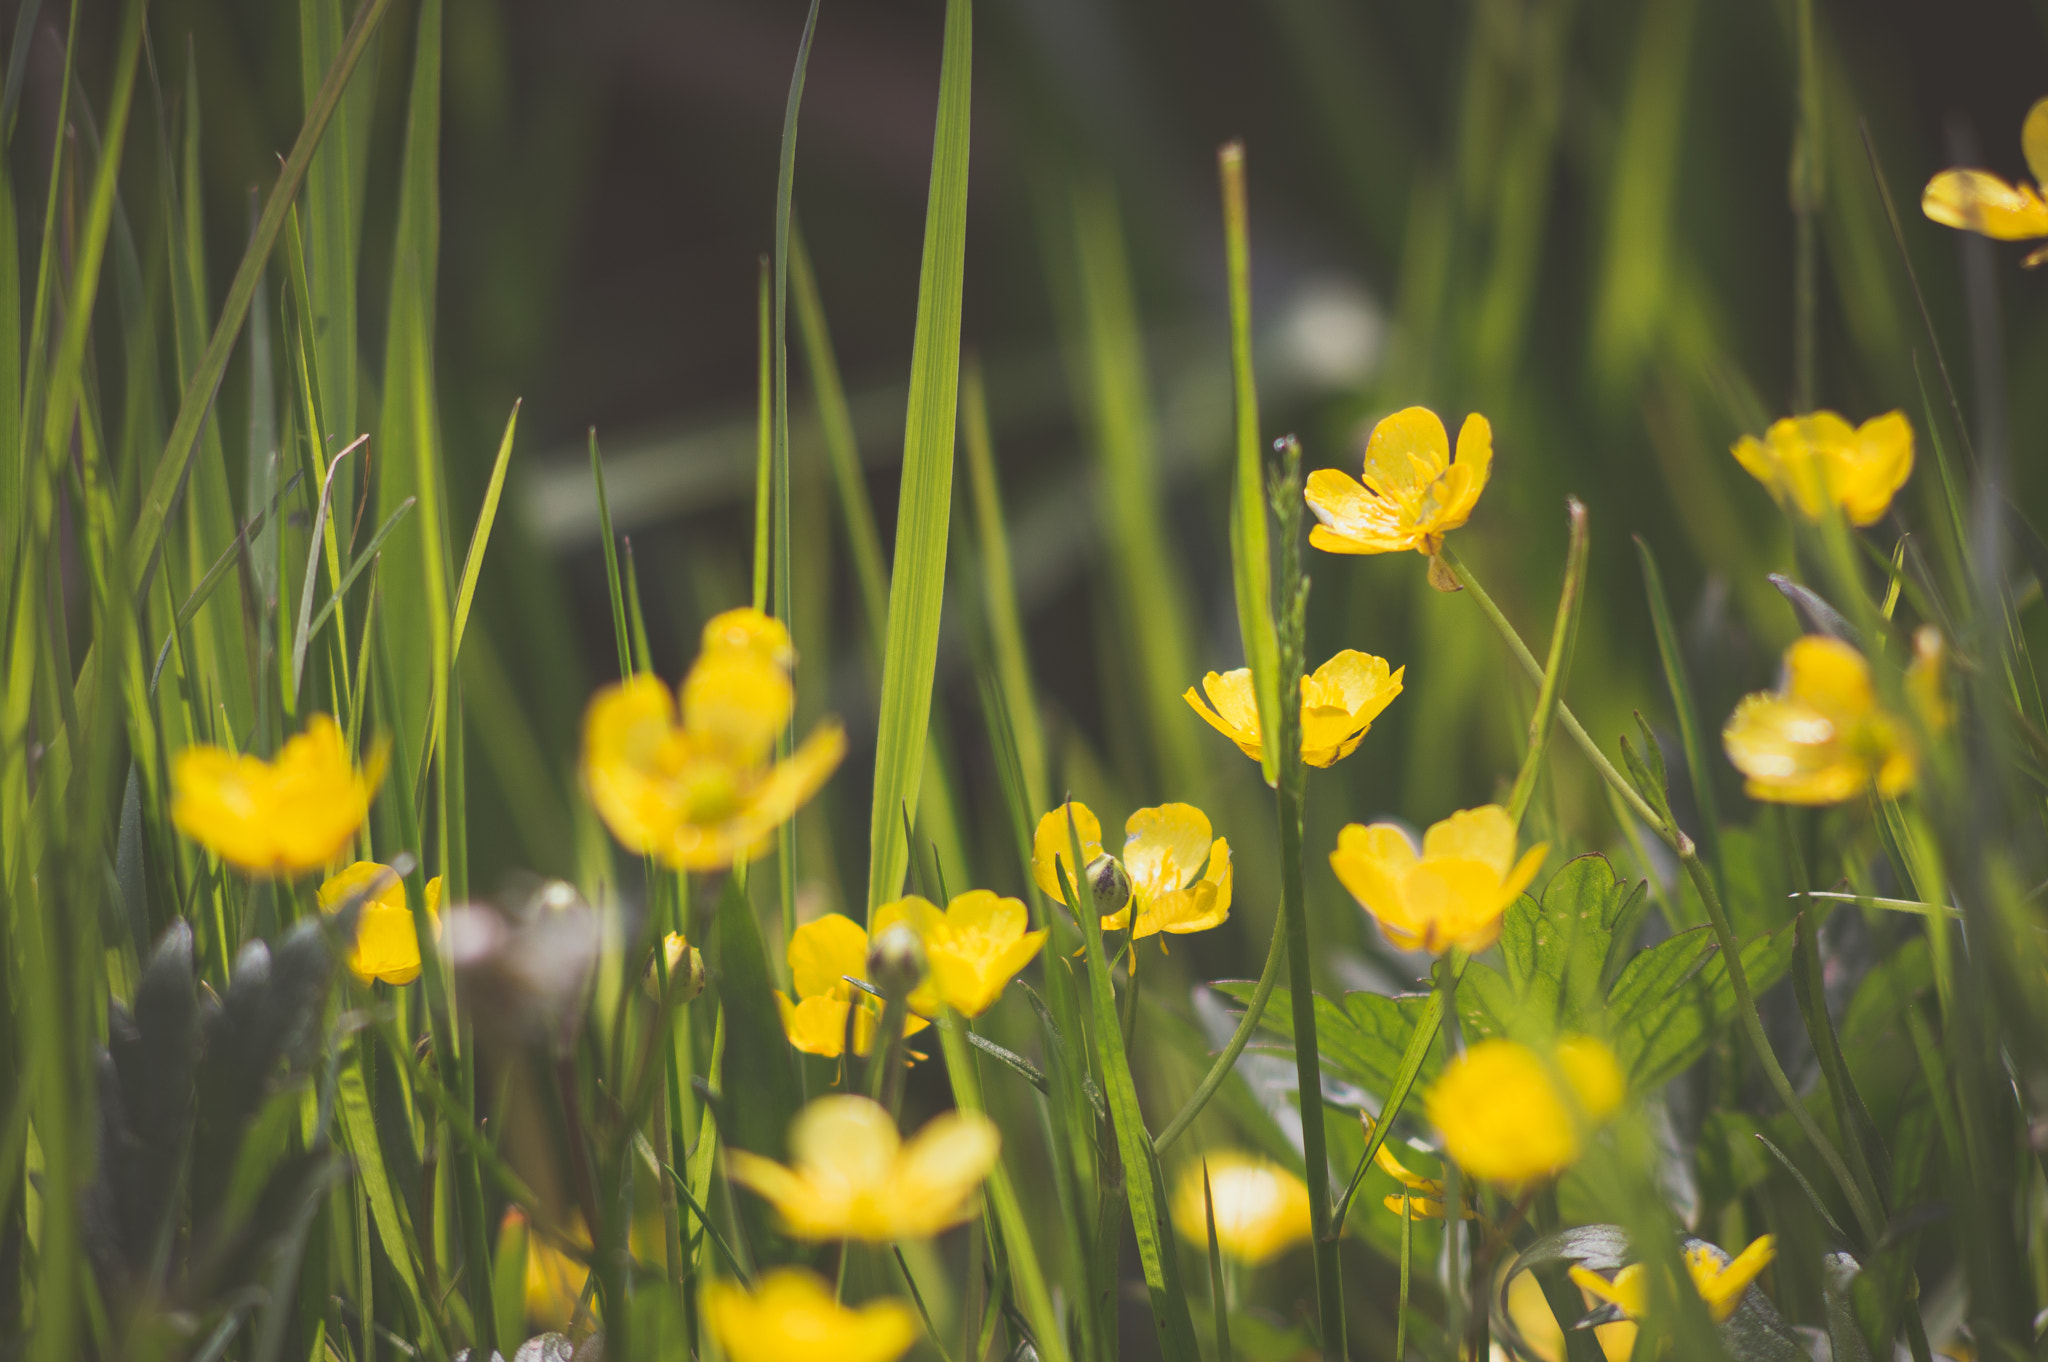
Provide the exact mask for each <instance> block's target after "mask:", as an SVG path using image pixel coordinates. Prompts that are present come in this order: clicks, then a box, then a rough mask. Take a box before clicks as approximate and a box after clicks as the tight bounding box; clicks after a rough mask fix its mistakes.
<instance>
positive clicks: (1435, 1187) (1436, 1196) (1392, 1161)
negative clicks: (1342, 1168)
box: [1358, 1111, 1479, 1220]
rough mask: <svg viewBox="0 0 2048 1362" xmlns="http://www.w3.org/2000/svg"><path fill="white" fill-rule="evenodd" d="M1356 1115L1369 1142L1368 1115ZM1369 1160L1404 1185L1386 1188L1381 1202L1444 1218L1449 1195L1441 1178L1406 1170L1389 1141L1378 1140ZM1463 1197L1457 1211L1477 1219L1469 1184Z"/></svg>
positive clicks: (1400, 1211)
mask: <svg viewBox="0 0 2048 1362" xmlns="http://www.w3.org/2000/svg"><path fill="white" fill-rule="evenodd" d="M1358 1119H1359V1120H1360V1121H1361V1122H1363V1123H1364V1125H1365V1139H1366V1143H1368V1144H1370V1143H1372V1131H1373V1119H1372V1117H1370V1116H1368V1115H1366V1114H1365V1113H1364V1112H1362V1111H1361V1112H1360V1113H1358ZM1373 1162H1374V1163H1376V1164H1378V1165H1379V1168H1380V1171H1381V1172H1382V1173H1385V1174H1386V1175H1387V1176H1388V1177H1390V1178H1392V1179H1393V1180H1394V1181H1395V1182H1397V1183H1399V1184H1400V1185H1401V1187H1402V1188H1403V1189H1404V1190H1402V1191H1399V1192H1389V1193H1388V1194H1387V1195H1386V1196H1385V1197H1383V1198H1382V1199H1381V1202H1380V1204H1381V1205H1383V1206H1385V1207H1386V1208H1387V1209H1388V1210H1390V1211H1392V1212H1393V1213H1394V1214H1395V1215H1405V1216H1407V1217H1409V1218H1410V1219H1412V1220H1441V1219H1443V1218H1444V1206H1445V1203H1446V1202H1447V1201H1448V1200H1449V1199H1450V1193H1449V1192H1448V1191H1447V1190H1446V1189H1445V1187H1444V1184H1443V1183H1442V1182H1440V1181H1438V1180H1437V1179H1435V1178H1426V1177H1424V1176H1422V1174H1420V1173H1415V1172H1411V1171H1409V1168H1408V1165H1407V1164H1405V1163H1402V1162H1401V1160H1400V1158H1399V1157H1398V1156H1397V1155H1396V1154H1395V1153H1394V1149H1393V1145H1392V1144H1391V1143H1390V1142H1386V1141H1382V1142H1381V1144H1380V1148H1379V1152H1378V1153H1377V1154H1375V1155H1374V1156H1373ZM1463 1199H1464V1203H1465V1204H1464V1207H1463V1209H1462V1211H1461V1212H1460V1213H1461V1214H1462V1215H1463V1216H1464V1218H1465V1219H1467V1220H1477V1219H1478V1218H1479V1212H1477V1211H1475V1210H1473V1209H1472V1201H1471V1189H1470V1188H1467V1189H1466V1191H1465V1196H1464V1198H1463Z"/></svg>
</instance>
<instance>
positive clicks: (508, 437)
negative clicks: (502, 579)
mask: <svg viewBox="0 0 2048 1362" xmlns="http://www.w3.org/2000/svg"><path fill="white" fill-rule="evenodd" d="M518 428H519V403H518V402H516V401H515V402H514V403H513V404H512V414H511V415H510V416H508V417H506V418H505V434H504V436H503V437H502V438H500V439H499V441H498V457H497V460H496V461H495V462H494V463H492V465H491V481H490V485H489V486H488V487H486V488H485V489H484V504H483V507H482V509H480V510H479V511H478V512H477V513H476V528H475V529H474V530H472V531H470V535H469V552H468V553H467V554H466V555H464V557H463V560H462V583H461V585H460V586H459V587H458V588H457V589H456V592H455V625H454V628H453V629H451V630H450V631H449V644H448V656H449V657H450V659H453V660H460V658H461V657H462V635H463V631H464V630H465V629H466V628H467V627H468V626H469V607H470V605H471V604H472V603H473V602H474V601H475V599H476V583H477V578H478V577H479V576H481V575H482V574H483V570H484V550H485V549H486V548H487V547H489V545H490V542H491V526H493V525H494V524H496V523H497V520H498V498H499V497H501V496H502V495H504V491H505V469H506V468H507V467H508V466H509V465H510V464H511V462H512V435H513V432H514V431H516V430H517V429H518Z"/></svg>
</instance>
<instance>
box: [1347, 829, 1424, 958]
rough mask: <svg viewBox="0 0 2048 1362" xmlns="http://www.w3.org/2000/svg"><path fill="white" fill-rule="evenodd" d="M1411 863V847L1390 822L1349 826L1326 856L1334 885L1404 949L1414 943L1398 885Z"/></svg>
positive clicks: (1401, 883) (1401, 833) (1405, 837)
mask: <svg viewBox="0 0 2048 1362" xmlns="http://www.w3.org/2000/svg"><path fill="white" fill-rule="evenodd" d="M1415 860H1416V853H1415V844H1414V843H1412V842H1410V841H1409V840H1408V835H1407V834H1406V833H1404V832H1402V831H1401V829H1400V828H1398V827H1396V826H1394V825H1393V824H1392V823H1374V824H1372V825H1371V826H1370V827H1367V826H1366V825H1364V824H1362V823H1352V824H1349V825H1348V826H1346V827H1345V828H1344V830H1343V831H1341V832H1339V833H1338V834H1337V849H1336V850H1335V851H1333V852H1331V853H1330V869H1331V870H1332V871H1334V872H1336V876H1337V880H1338V883H1340V884H1342V885H1343V886H1344V887H1345V889H1347V890H1349V891H1350V893H1351V897H1352V898H1354V899H1357V900H1358V906H1359V907H1361V908H1363V909H1365V911H1366V912H1368V913H1370V914H1372V916H1373V917H1374V918H1376V919H1377V920H1378V921H1379V923H1380V925H1381V927H1382V928H1385V929H1387V931H1388V932H1389V934H1390V935H1392V934H1394V933H1399V934H1400V936H1401V937H1402V938H1404V939H1402V940H1397V941H1396V942H1395V944H1396V945H1398V946H1400V947H1401V948H1402V949H1404V950H1406V949H1411V948H1412V947H1413V945H1414V944H1415V937H1414V934H1413V933H1412V932H1410V931H1409V930H1408V927H1407V925H1406V924H1407V923H1408V920H1409V914H1408V909H1407V905H1406V903H1405V902H1404V901H1403V898H1402V885H1403V883H1404V881H1405V879H1406V877H1407V873H1408V868H1409V867H1410V866H1412V865H1414V864H1415Z"/></svg>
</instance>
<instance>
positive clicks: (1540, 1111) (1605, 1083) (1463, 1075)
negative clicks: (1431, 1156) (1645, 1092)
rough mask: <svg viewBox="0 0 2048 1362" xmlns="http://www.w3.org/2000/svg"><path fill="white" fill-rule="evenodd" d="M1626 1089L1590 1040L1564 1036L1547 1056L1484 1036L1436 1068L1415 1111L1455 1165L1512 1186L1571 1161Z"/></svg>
mask: <svg viewBox="0 0 2048 1362" xmlns="http://www.w3.org/2000/svg"><path fill="white" fill-rule="evenodd" d="M1559 1079H1562V1080H1563V1083H1562V1084H1560V1083H1559V1081H1558V1080H1559ZM1627 1091H1628V1085H1627V1081H1626V1080H1625V1079H1624V1078H1623V1077H1622V1073H1621V1065H1620V1063H1619V1061H1617V1060H1616V1059H1615V1057H1614V1052H1613V1051H1612V1050H1610V1049H1608V1048H1607V1046H1606V1045H1605V1044H1603V1043H1602V1042H1600V1041H1598V1040H1595V1039H1593V1038H1592V1037H1591V1036H1567V1037H1565V1038H1564V1039H1563V1040H1561V1041H1559V1042H1558V1043H1557V1047H1556V1049H1555V1050H1554V1051H1552V1052H1551V1054H1550V1055H1549V1057H1548V1058H1546V1057H1545V1056H1543V1055H1541V1054H1538V1053H1537V1052H1536V1051H1535V1050H1532V1049H1530V1048H1529V1047H1528V1046H1526V1045H1523V1044H1522V1043H1521V1042H1519V1041H1512V1040H1501V1039H1492V1040H1482V1041H1480V1042H1479V1043H1478V1044H1477V1045H1474V1046H1473V1047H1472V1048H1471V1049H1469V1050H1467V1051H1466V1052H1465V1053H1464V1054H1462V1055H1460V1056H1458V1057H1457V1058H1456V1059H1453V1060H1452V1061H1451V1062H1450V1063H1449V1064H1447V1065H1445V1066H1444V1071H1443V1073H1442V1074H1441V1075H1439V1076H1438V1078H1437V1080H1436V1082H1435V1083H1433V1084H1431V1085H1430V1089H1429V1091H1428V1092H1427V1093H1426V1094H1424V1096H1423V1110H1424V1112H1425V1113H1426V1114H1427V1115H1428V1117H1429V1122H1430V1124H1431V1125H1433V1126H1435V1127H1436V1129H1437V1132H1438V1133H1439V1134H1440V1135H1441V1136H1442V1137H1443V1142H1444V1151H1445V1152H1446V1153H1447V1154H1449V1155H1450V1156H1451V1158H1452V1159H1454V1160H1456V1161H1457V1164H1458V1166H1459V1167H1460V1168H1462V1169H1464V1170H1465V1171H1466V1172H1468V1173H1470V1174H1471V1175H1472V1176H1473V1177H1475V1178H1479V1179H1481V1180H1483V1181H1486V1182H1496V1183H1501V1184H1504V1185H1508V1186H1515V1185H1519V1184H1522V1183H1526V1182H1533V1181H1535V1180H1537V1179H1539V1178H1547V1177H1550V1176H1552V1175H1554V1174H1556V1173H1560V1172H1563V1171H1564V1170H1565V1169H1566V1168H1569V1167H1570V1166H1571V1165H1572V1164H1574V1163H1576V1162H1578V1158H1579V1155H1580V1154H1581V1153H1583V1152H1584V1150H1585V1141H1586V1135H1587V1132H1588V1131H1589V1130H1590V1129H1591V1128H1593V1127H1594V1126H1597V1125H1599V1124H1600V1123H1602V1122H1604V1121H1605V1120H1606V1119H1607V1118H1608V1117H1610V1116H1612V1115H1613V1114H1614V1113H1615V1112H1616V1111H1618V1110H1620V1109H1621V1103H1622V1099H1623V1097H1624V1096H1626V1095H1627Z"/></svg>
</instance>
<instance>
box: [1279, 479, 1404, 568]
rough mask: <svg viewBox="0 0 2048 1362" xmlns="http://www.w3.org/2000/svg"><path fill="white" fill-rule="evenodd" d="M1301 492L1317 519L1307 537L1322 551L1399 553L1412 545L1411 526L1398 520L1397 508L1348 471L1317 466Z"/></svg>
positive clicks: (1312, 544)
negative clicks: (1369, 489)
mask: <svg viewBox="0 0 2048 1362" xmlns="http://www.w3.org/2000/svg"><path fill="white" fill-rule="evenodd" d="M1302 496H1303V499H1304V500H1306V501H1307V503H1308V508H1309V510H1310V511H1311V512H1313V513H1314V515H1315V517H1316V520H1317V522H1318V523H1317V524H1316V525H1314V526H1313V527H1311V528H1310V530H1309V537H1308V541H1309V543H1310V545H1311V546H1313V547H1315V548H1318V549H1321V550H1323V551H1324V552H1325V553H1399V552H1402V551H1404V550H1407V549H1412V548H1414V547H1415V545H1416V533H1415V530H1414V527H1413V526H1410V525H1406V524H1404V523H1403V522H1402V519H1401V517H1400V514H1399V510H1398V508H1397V507H1396V506H1395V505H1393V504H1392V503H1391V502H1389V501H1384V500H1382V499H1381V498H1380V497H1378V496H1376V495H1374V494H1373V493H1372V492H1369V491H1367V490H1366V488H1365V487H1364V486H1363V485H1362V484H1361V483H1360V482H1359V481H1358V479H1356V478H1354V477H1352V476H1351V475H1350V474H1348V473H1343V472H1339V471H1338V470H1337V469H1334V468H1318V469H1316V470H1315V471H1314V472H1312V473H1310V474H1309V475H1308V481H1307V483H1306V484H1305V485H1304V486H1303V488H1302Z"/></svg>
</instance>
